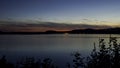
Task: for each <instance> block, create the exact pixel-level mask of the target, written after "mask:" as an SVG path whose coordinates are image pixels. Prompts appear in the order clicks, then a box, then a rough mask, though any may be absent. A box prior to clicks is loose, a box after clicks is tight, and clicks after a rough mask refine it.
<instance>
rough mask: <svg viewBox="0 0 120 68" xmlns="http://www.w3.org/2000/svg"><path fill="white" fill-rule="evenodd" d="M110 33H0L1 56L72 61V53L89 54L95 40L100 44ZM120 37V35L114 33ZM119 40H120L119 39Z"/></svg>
mask: <svg viewBox="0 0 120 68" xmlns="http://www.w3.org/2000/svg"><path fill="white" fill-rule="evenodd" d="M109 36H110V35H108V34H56V35H53V34H52V35H0V56H1V55H6V56H7V58H8V60H9V61H16V60H19V58H22V57H26V56H29V57H35V58H47V57H49V58H52V59H53V60H54V62H57V63H58V64H60V63H63V61H64V63H66V62H71V61H72V56H71V54H72V53H74V52H76V51H79V52H80V53H81V54H82V55H83V56H86V55H88V54H89V53H90V52H91V51H92V49H93V44H94V42H95V43H96V46H97V45H98V40H99V38H106V41H108V37H109ZM112 36H114V37H120V35H112ZM118 41H120V40H119V39H118Z"/></svg>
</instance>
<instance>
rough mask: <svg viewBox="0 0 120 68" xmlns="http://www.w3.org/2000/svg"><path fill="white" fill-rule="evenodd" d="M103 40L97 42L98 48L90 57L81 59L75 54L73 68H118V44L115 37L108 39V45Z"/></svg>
mask: <svg viewBox="0 0 120 68" xmlns="http://www.w3.org/2000/svg"><path fill="white" fill-rule="evenodd" d="M105 43H106V42H105V41H104V39H100V40H99V48H98V49H96V46H95V44H94V49H93V51H92V52H91V54H90V56H88V57H85V58H83V57H82V56H81V55H80V53H78V52H77V53H75V54H74V58H75V60H73V63H74V68H79V67H80V68H120V44H119V43H118V42H117V38H116V37H110V38H109V42H108V45H106V44H105Z"/></svg>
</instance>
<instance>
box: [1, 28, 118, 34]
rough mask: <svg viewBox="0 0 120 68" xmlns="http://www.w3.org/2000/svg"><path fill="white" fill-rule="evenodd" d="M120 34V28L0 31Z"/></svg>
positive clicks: (2, 32)
mask: <svg viewBox="0 0 120 68" xmlns="http://www.w3.org/2000/svg"><path fill="white" fill-rule="evenodd" d="M64 33H69V34H120V28H108V29H89V28H88V29H74V30H71V31H54V30H48V31H46V32H4V31H0V34H64Z"/></svg>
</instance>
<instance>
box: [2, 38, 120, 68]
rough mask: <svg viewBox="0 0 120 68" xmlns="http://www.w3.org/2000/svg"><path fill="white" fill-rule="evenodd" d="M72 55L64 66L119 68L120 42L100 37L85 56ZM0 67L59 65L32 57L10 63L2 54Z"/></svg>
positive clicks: (49, 60) (45, 66)
mask: <svg viewBox="0 0 120 68" xmlns="http://www.w3.org/2000/svg"><path fill="white" fill-rule="evenodd" d="M97 45H98V46H97ZM72 57H73V59H72V60H73V62H72V64H70V63H66V67H65V68H120V43H119V42H117V38H116V37H110V38H109V42H108V43H106V42H105V39H102V38H101V39H99V44H95V43H94V48H93V50H92V52H91V54H90V55H88V56H87V57H83V56H82V55H81V54H80V53H79V52H76V53H74V54H73V55H72ZM63 62H64V61H63ZM58 65H59V64H58ZM0 68H60V67H58V66H57V65H56V64H55V62H53V61H52V59H50V58H45V59H43V60H41V59H39V60H35V59H34V58H33V57H31V58H29V57H26V58H25V59H24V60H21V61H17V62H16V63H11V62H8V61H7V59H6V57H5V56H2V57H1V58H0Z"/></svg>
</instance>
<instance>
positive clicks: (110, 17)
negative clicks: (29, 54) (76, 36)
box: [0, 0, 120, 25]
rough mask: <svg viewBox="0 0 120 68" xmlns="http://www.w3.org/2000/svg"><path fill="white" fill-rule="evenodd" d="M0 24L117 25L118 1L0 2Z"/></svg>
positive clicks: (18, 0) (50, 0)
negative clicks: (31, 22)
mask: <svg viewBox="0 0 120 68" xmlns="http://www.w3.org/2000/svg"><path fill="white" fill-rule="evenodd" d="M0 20H15V21H21V20H22V21H28V20H39V21H52V22H62V23H73V24H74V23H77V24H95V25H100V24H105V25H106V24H107V25H120V0H0Z"/></svg>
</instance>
